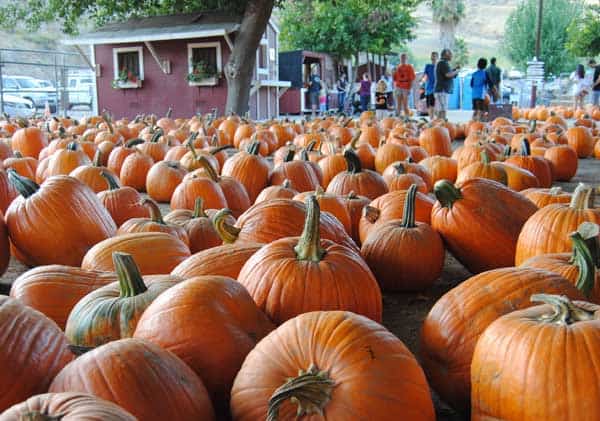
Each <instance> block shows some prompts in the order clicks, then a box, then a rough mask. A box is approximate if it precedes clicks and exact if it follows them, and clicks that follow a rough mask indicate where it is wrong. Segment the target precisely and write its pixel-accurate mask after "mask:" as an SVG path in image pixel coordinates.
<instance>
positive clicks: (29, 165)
mask: <svg viewBox="0 0 600 421" xmlns="http://www.w3.org/2000/svg"><path fill="white" fill-rule="evenodd" d="M2 164H3V165H4V168H5V169H7V170H8V169H9V168H12V169H13V170H15V171H16V172H17V173H18V174H19V175H22V176H23V177H27V178H29V179H31V180H33V179H34V178H35V172H36V170H37V166H38V161H37V159H35V158H32V157H30V156H23V155H21V152H19V151H17V152H15V154H14V156H11V157H9V158H6V159H5V160H4V161H3V162H2Z"/></svg>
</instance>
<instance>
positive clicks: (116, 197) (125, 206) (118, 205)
mask: <svg viewBox="0 0 600 421" xmlns="http://www.w3.org/2000/svg"><path fill="white" fill-rule="evenodd" d="M101 175H102V176H103V177H104V178H105V179H106V182H107V183H108V190H104V191H101V192H100V193H98V199H100V202H101V203H102V204H103V205H104V207H105V208H106V210H108V213H110V216H112V218H113V220H114V221H115V224H116V225H117V227H120V226H121V225H123V223H124V222H125V221H127V220H129V219H131V218H147V217H149V216H150V211H149V210H148V208H146V207H145V206H144V205H143V204H142V196H141V195H140V193H139V192H138V191H137V190H136V189H134V188H133V187H128V186H121V185H120V184H119V179H118V178H117V177H116V176H115V175H114V174H112V173H110V172H108V171H103V172H102V173H101Z"/></svg>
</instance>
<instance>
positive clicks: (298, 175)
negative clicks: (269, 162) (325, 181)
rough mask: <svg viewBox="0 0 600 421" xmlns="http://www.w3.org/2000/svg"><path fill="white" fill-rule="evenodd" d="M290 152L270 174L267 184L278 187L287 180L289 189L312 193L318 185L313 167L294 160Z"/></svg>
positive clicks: (292, 152) (292, 153) (304, 162)
mask: <svg viewBox="0 0 600 421" xmlns="http://www.w3.org/2000/svg"><path fill="white" fill-rule="evenodd" d="M293 158H294V151H290V152H289V153H288V156H287V157H286V158H285V159H284V161H283V162H282V163H281V164H280V165H278V166H277V167H275V168H274V169H273V171H272V172H271V176H270V180H269V184H271V185H280V184H283V182H284V181H285V180H289V181H290V183H291V187H292V188H293V189H294V190H298V191H299V192H306V191H313V190H315V189H316V188H317V187H318V186H319V185H320V184H319V179H318V177H317V175H316V173H315V171H314V169H313V167H312V166H311V165H310V164H309V163H308V162H306V161H298V160H294V159H293Z"/></svg>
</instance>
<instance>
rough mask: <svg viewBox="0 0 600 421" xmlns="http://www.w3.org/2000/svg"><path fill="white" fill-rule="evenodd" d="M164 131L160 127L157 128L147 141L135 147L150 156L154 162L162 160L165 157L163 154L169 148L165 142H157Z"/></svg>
mask: <svg viewBox="0 0 600 421" xmlns="http://www.w3.org/2000/svg"><path fill="white" fill-rule="evenodd" d="M164 133H165V132H164V131H163V130H162V129H158V130H157V131H156V132H154V134H153V135H152V137H151V138H150V140H149V141H147V142H144V143H140V144H139V145H137V149H138V150H139V151H140V152H142V153H143V154H146V155H148V156H149V157H150V158H152V160H153V161H154V162H159V161H162V160H163V159H165V155H166V153H167V150H168V149H169V146H168V145H167V144H166V143H163V142H159V140H160V139H161V138H162V137H163V135H164Z"/></svg>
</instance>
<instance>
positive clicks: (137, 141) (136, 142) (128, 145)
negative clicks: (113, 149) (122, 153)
mask: <svg viewBox="0 0 600 421" xmlns="http://www.w3.org/2000/svg"><path fill="white" fill-rule="evenodd" d="M145 142H146V141H145V140H144V139H139V138H137V139H131V140H128V141H127V142H125V147H126V148H128V149H131V148H133V147H134V146H137V145H141V144H142V143H145Z"/></svg>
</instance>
